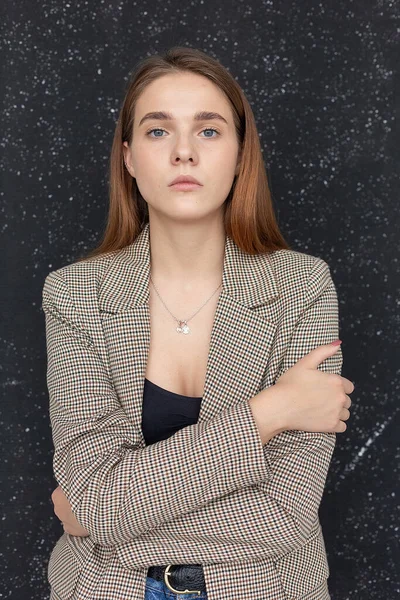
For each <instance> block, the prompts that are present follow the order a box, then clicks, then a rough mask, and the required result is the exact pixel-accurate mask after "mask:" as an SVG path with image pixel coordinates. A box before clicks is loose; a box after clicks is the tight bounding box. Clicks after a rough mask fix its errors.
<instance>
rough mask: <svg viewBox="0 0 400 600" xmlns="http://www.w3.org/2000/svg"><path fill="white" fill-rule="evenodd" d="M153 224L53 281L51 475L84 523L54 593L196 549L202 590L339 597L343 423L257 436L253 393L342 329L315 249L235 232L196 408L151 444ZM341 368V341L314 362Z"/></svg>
mask: <svg viewBox="0 0 400 600" xmlns="http://www.w3.org/2000/svg"><path fill="white" fill-rule="evenodd" d="M149 243H150V239H149V224H147V225H146V226H145V227H144V229H143V230H142V231H141V233H140V235H139V236H138V237H137V238H136V240H135V241H134V242H133V243H132V244H131V245H129V246H127V247H125V248H123V249H122V250H118V251H113V252H109V253H106V254H103V255H102V256H99V257H95V258H94V259H86V260H85V261H83V262H80V263H79V262H76V263H71V264H69V265H66V266H64V267H61V268H59V269H57V270H55V271H52V272H50V273H49V274H48V275H47V277H46V279H45V282H44V287H43V303H42V308H43V311H44V313H45V321H46V340H47V386H48V391H49V399H50V419H51V425H52V435H53V442H54V448H55V452H54V464H53V466H54V475H55V478H56V480H57V482H58V484H59V485H60V486H61V488H62V489H63V491H64V493H65V494H66V496H67V498H68V499H69V502H70V504H71V507H72V510H73V512H74V513H75V515H76V517H77V519H78V521H79V522H80V523H81V524H82V525H83V526H84V527H85V528H86V529H87V530H88V531H89V532H90V536H87V537H75V536H72V535H69V534H66V533H64V534H63V535H62V536H61V538H60V539H59V540H58V541H57V543H56V545H55V547H54V549H53V550H52V552H51V555H50V559H49V564H48V580H49V583H50V585H51V596H50V598H51V600H56V599H57V600H60V599H61V600H68V599H70V598H72V599H76V600H143V598H144V590H145V583H146V574H147V569H148V567H149V566H150V565H166V564H202V565H203V568H204V576H205V581H206V586H207V594H208V599H209V600H228V599H229V600H230V599H232V600H238V599H245V600H247V599H248V600H289V599H300V598H302V599H307V600H311V599H314V600H327V599H329V598H330V595H329V591H328V586H327V578H328V576H329V567H328V562H327V556H326V550H325V544H324V538H323V534H322V531H321V527H320V522H319V517H318V509H319V505H320V501H321V497H322V494H323V491H324V485H325V481H326V477H327V473H328V469H329V464H330V460H331V457H332V453H333V450H334V447H335V441H336V434H335V433H311V432H305V431H296V430H286V431H284V432H282V433H280V434H278V435H276V436H275V437H273V438H272V439H271V440H270V441H269V442H268V443H267V444H265V445H264V446H263V445H262V443H261V439H260V437H259V433H258V429H257V426H256V424H255V421H254V419H253V416H252V412H251V409H250V406H249V403H248V400H249V399H250V398H251V397H252V396H254V395H256V394H257V393H258V392H260V391H261V390H262V389H264V388H267V387H269V386H271V385H273V384H274V382H275V381H276V380H277V378H278V377H279V376H280V375H282V373H283V372H284V371H285V370H287V369H288V368H290V367H291V366H292V365H294V363H295V362H297V361H298V360H299V359H300V358H301V357H302V356H304V355H305V354H307V353H308V352H310V351H311V350H312V349H313V348H316V347H317V346H320V345H321V344H325V343H328V342H331V341H333V340H335V339H337V338H338V337H339V330H338V329H339V326H338V302H337V293H336V289H335V285H334V283H333V280H332V277H331V274H330V269H329V267H328V265H327V263H326V262H324V261H323V260H322V259H320V258H317V257H314V256H311V255H308V254H305V253H302V252H297V251H294V250H278V251H275V252H273V253H272V254H270V255H266V254H264V255H261V254H260V255H256V256H252V255H248V254H246V253H244V252H242V251H241V250H240V249H239V248H238V246H236V244H234V242H233V241H232V240H231V238H229V237H228V236H226V244H225V256H224V267H223V285H222V290H221V294H220V296H219V299H218V305H217V309H216V314H215V319H214V323H213V329H212V334H211V346H210V351H209V357H208V363H207V373H206V379H205V388H204V394H203V400H202V403H201V410H200V415H199V419H198V422H197V423H196V424H194V425H191V426H188V427H184V428H183V429H181V430H179V431H178V432H177V433H175V434H174V435H172V436H171V437H170V438H168V439H166V440H162V441H160V442H157V443H155V444H151V445H148V446H146V444H145V440H144V437H143V433H142V430H141V415H142V395H143V386H144V377H145V369H146V360H147V352H148V348H149V341H150V319H149V306H148V300H149V288H148V282H149V272H150V248H149ZM318 368H319V369H320V370H322V371H327V372H331V373H338V374H340V373H341V368H342V352H341V349H340V348H339V350H338V351H337V352H336V354H334V355H333V356H332V357H330V358H328V359H327V360H325V361H324V362H323V363H321V365H320V366H319V367H318Z"/></svg>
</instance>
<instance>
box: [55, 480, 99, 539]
mask: <svg viewBox="0 0 400 600" xmlns="http://www.w3.org/2000/svg"><path fill="white" fill-rule="evenodd" d="M51 499H52V501H53V504H54V512H55V514H56V516H57V517H58V518H59V519H60V521H61V523H62V525H63V527H64V531H65V532H66V533H69V534H71V535H76V536H80V537H86V536H88V535H90V533H89V532H88V531H87V530H86V529H85V528H84V527H82V525H81V524H80V523H79V522H78V520H77V518H76V517H75V515H74V513H73V512H72V510H71V505H70V503H69V501H68V499H67V497H66V495H65V494H64V492H63V491H62V489H61V488H60V486H58V487H57V488H56V489H55V490H54V492H53V493H52V495H51Z"/></svg>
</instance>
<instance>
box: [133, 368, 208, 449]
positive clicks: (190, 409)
mask: <svg viewBox="0 0 400 600" xmlns="http://www.w3.org/2000/svg"><path fill="white" fill-rule="evenodd" d="M201 400H202V398H201V397H200V398H198V397H196V396H182V394H176V393H175V392H170V391H168V390H165V389H164V388H162V387H160V386H159V385H156V384H155V383H153V382H152V381H150V380H149V379H146V378H145V380H144V390H143V410H142V430H143V435H144V439H145V441H146V445H149V444H154V443H155V442H159V441H160V440H166V439H167V438H169V437H170V436H171V435H173V434H174V433H176V432H177V431H178V430H179V429H182V427H187V426H188V425H194V423H197V419H198V418H199V413H200V404H201Z"/></svg>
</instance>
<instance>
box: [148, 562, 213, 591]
mask: <svg viewBox="0 0 400 600" xmlns="http://www.w3.org/2000/svg"><path fill="white" fill-rule="evenodd" d="M171 567H172V569H173V570H172V571H171ZM147 575H148V577H152V578H153V579H157V581H163V582H164V583H165V585H166V586H167V587H168V589H170V590H171V592H174V594H201V593H203V592H206V591H207V590H206V582H205V579H204V571H203V567H202V565H166V566H165V567H164V566H158V565H157V566H154V567H149V569H148V571H147ZM176 587H178V588H180V589H176ZM188 587H189V588H190V589H187V588H188ZM182 588H185V589H182Z"/></svg>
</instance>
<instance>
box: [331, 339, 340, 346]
mask: <svg viewBox="0 0 400 600" xmlns="http://www.w3.org/2000/svg"><path fill="white" fill-rule="evenodd" d="M341 343H342V340H335V341H334V342H332V346H339V345H340V344H341Z"/></svg>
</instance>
